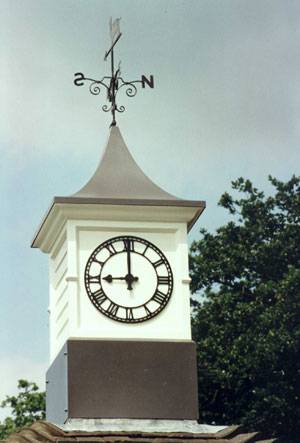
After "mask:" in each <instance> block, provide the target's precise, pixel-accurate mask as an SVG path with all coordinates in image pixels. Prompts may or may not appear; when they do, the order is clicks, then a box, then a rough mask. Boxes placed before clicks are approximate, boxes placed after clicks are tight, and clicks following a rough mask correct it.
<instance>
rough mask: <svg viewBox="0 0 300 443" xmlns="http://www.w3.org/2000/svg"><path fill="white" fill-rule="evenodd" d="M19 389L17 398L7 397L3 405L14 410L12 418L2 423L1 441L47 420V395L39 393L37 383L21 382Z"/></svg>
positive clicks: (0, 426)
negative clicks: (36, 422)
mask: <svg viewBox="0 0 300 443" xmlns="http://www.w3.org/2000/svg"><path fill="white" fill-rule="evenodd" d="M18 389H19V391H20V392H19V393H18V395H17V396H7V397H6V399H5V400H4V401H3V402H2V404H1V406H2V407H7V406H8V407H10V408H11V409H12V417H7V418H6V419H5V420H4V422H3V423H0V439H1V438H2V439H3V438H6V437H7V436H8V435H9V434H11V433H12V432H16V431H17V430H18V429H20V428H22V427H23V426H28V425H31V424H32V423H33V422H34V421H36V420H43V419H44V418H45V393H44V392H39V388H38V386H37V385H36V384H35V383H31V382H28V381H26V380H19V382H18Z"/></svg>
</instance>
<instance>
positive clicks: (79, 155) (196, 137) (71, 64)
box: [0, 0, 300, 419]
mask: <svg viewBox="0 0 300 443" xmlns="http://www.w3.org/2000/svg"><path fill="white" fill-rule="evenodd" d="M111 16H112V17H113V18H117V17H121V22H120V24H121V31H122V34H123V35H122V37H121V39H120V41H119V43H118V46H117V49H116V53H115V54H116V55H115V56H116V61H117V62H118V61H119V60H121V71H122V76H123V77H124V79H126V80H138V79H140V76H141V75H142V74H144V75H146V76H149V75H150V74H153V76H154V82H155V88H154V89H149V88H145V89H139V91H138V93H137V95H136V97H134V98H128V97H126V95H123V96H120V100H119V104H120V105H124V106H125V107H126V111H125V112H124V113H123V114H119V115H117V122H118V126H119V127H120V129H121V132H122V134H123V137H124V139H125V141H126V143H127V146H128V147H129V149H130V151H131V153H132V155H133V156H134V158H135V160H136V161H137V163H138V164H139V165H140V166H141V168H142V169H143V171H144V172H145V173H146V174H147V175H148V176H149V177H150V178H151V179H152V180H153V181H154V182H155V183H157V184H158V185H159V186H161V187H162V188H163V189H165V190H166V191H168V192H170V193H172V194H175V195H176V196H178V197H181V198H185V199H194V200H205V201H206V203H207V208H206V210H205V212H204V214H203V215H202V216H201V218H200V219H199V221H198V222H197V224H196V225H195V226H194V228H193V230H192V232H191V233H190V240H193V239H197V238H200V234H199V230H200V228H201V227H205V228H206V229H208V230H210V231H213V230H214V229H216V228H217V227H218V226H220V225H221V224H223V223H224V222H226V221H227V220H228V216H227V214H226V212H225V210H223V209H222V208H220V207H218V205H217V203H218V200H219V198H220V196H221V194H222V193H223V192H224V191H230V187H231V181H232V180H235V179H236V178H238V177H240V176H243V177H246V178H249V179H250V180H252V181H253V182H254V184H255V185H256V186H257V187H258V188H260V189H262V190H264V191H265V192H266V193H267V194H268V193H270V192H272V188H271V186H270V185H269V183H268V178H267V177H268V175H269V174H271V175H273V176H275V177H277V178H279V179H281V180H288V179H289V178H290V177H291V175H292V174H297V175H299V164H300V149H299V141H300V124H299V120H300V76H299V72H300V57H299V54H300V2H299V1H297V0H227V1H220V0H172V1H169V0H151V1H150V0H147V1H146V0H110V1H109V0H1V2H0V63H1V70H0V114H1V118H0V158H1V174H0V204H1V217H0V245H1V248H0V265H1V286H2V291H1V297H0V301H1V312H0V317H1V318H0V325H1V330H0V380H1V383H0V400H1V399H3V398H4V397H5V395H6V394H12V393H14V392H16V385H17V380H18V379H19V378H26V379H28V380H30V381H36V382H37V383H38V384H39V386H40V387H41V388H42V389H44V376H45V370H46V368H47V365H48V314H47V307H48V262H47V256H46V255H45V254H43V253H41V252H40V251H38V250H33V249H31V248H30V243H31V239H32V238H33V235H34V233H35V230H36V228H37V226H38V225H39V223H40V221H41V219H42V217H43V215H44V213H45V212H46V210H47V208H48V207H49V205H50V203H51V201H52V198H53V197H54V196H67V195H70V194H73V193H74V192H76V191H78V190H79V189H80V188H81V187H82V186H83V185H84V184H85V183H86V181H87V180H88V179H89V178H90V177H91V175H92V174H93V172H94V170H95V168H96V166H97V164H98V161H99V158H100V156H101V153H102V151H103V149H104V146H105V142H106V140H107V137H108V133H109V124H110V121H111V120H110V115H109V114H106V113H104V112H102V110H101V107H102V105H103V104H105V95H104V94H103V95H99V96H92V95H90V94H89V92H88V87H87V86H86V87H84V86H83V87H80V88H79V87H75V86H74V84H73V79H74V73H76V72H83V73H84V74H85V75H86V76H87V77H92V78H96V79H97V78H98V79H100V78H101V77H102V76H103V75H109V64H108V62H105V61H104V53H105V51H106V50H107V49H108V46H109V33H108V23H109V19H110V17H111ZM5 413H6V411H2V412H1V413H0V419H1V418H3V416H4V415H5Z"/></svg>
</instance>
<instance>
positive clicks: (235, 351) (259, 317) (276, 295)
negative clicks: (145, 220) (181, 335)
mask: <svg viewBox="0 0 300 443" xmlns="http://www.w3.org/2000/svg"><path fill="white" fill-rule="evenodd" d="M269 180H270V182H271V184H272V185H273V187H274V188H275V192H274V195H273V196H269V197H266V196H265V195H264V193H263V192H260V191H258V190H257V189H256V188H255V187H254V186H253V185H252V183H251V182H250V181H249V180H245V179H243V178H239V179H238V180H236V181H235V182H233V183H232V187H233V189H234V193H235V194H237V197H236V198H234V197H232V196H231V195H230V194H228V193H225V194H223V195H222V197H221V199H220V202H219V205H221V206H222V207H224V208H225V209H227V210H228V211H229V213H230V217H232V220H231V221H229V222H228V223H227V224H225V225H224V226H222V227H220V228H219V229H217V230H216V232H215V233H209V232H207V231H206V230H202V231H201V234H202V236H201V239H200V240H199V241H195V242H194V243H193V244H192V246H191V255H190V265H191V277H192V291H193V293H194V294H198V295H199V297H198V301H195V302H194V314H193V319H192V327H193V336H194V340H195V341H196V342H197V345H198V375H199V403H200V416H201V419H202V421H204V422H216V423H220V424H233V423H236V424H242V425H245V426H246V427H247V428H248V429H249V430H268V432H270V431H273V432H274V433H277V434H288V433H293V432H296V431H298V432H299V428H300V424H299V423H300V321H299V317H300V177H295V176H293V177H292V178H291V179H290V180H289V181H288V182H286V183H284V182H281V181H279V180H276V179H275V178H272V177H269ZM199 300H200V301H199Z"/></svg>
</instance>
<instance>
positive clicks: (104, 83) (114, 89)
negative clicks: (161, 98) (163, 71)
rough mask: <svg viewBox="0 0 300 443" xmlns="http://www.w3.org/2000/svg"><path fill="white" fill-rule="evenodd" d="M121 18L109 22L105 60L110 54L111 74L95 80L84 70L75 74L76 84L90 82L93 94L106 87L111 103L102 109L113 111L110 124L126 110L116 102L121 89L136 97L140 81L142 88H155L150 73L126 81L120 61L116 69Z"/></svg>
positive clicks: (113, 123) (120, 34)
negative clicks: (109, 43)
mask: <svg viewBox="0 0 300 443" xmlns="http://www.w3.org/2000/svg"><path fill="white" fill-rule="evenodd" d="M120 20H121V19H120V18H116V19H115V20H114V21H113V20H112V18H111V19H110V22H109V29H110V38H111V46H110V48H109V50H108V51H106V52H105V56H104V60H105V61H106V60H107V58H108V57H109V56H110V62H111V76H110V77H109V76H104V77H102V78H101V80H95V79H93V78H88V77H85V75H84V74H83V73H82V72H76V74H74V77H75V78H74V84H75V85H76V86H83V85H84V82H86V81H87V82H90V86H89V90H90V92H91V94H93V95H98V94H100V92H101V90H102V87H104V88H105V89H106V96H107V100H108V101H109V103H110V104H109V105H106V104H105V105H103V106H102V109H103V111H104V112H111V114H112V122H111V125H110V126H115V125H116V112H124V111H125V107H124V106H123V105H121V106H118V105H117V102H116V97H117V94H118V92H119V91H120V89H122V88H124V90H125V92H126V95H127V96H128V97H134V96H135V95H136V94H137V87H136V84H137V83H140V84H141V85H142V88H145V87H146V85H147V86H149V87H150V88H154V77H153V75H150V76H149V78H147V77H146V76H145V75H142V76H141V80H133V81H125V80H124V79H123V78H122V77H121V69H120V62H119V64H118V67H117V69H115V61H114V48H115V46H116V44H117V43H118V41H119V40H120V38H121V36H122V33H121V31H120Z"/></svg>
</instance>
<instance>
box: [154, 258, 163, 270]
mask: <svg viewBox="0 0 300 443" xmlns="http://www.w3.org/2000/svg"><path fill="white" fill-rule="evenodd" d="M152 264H153V266H154V267H155V268H158V266H161V265H163V264H164V261H163V260H162V259H161V258H160V259H159V260H157V261H155V262H154V263H152Z"/></svg>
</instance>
